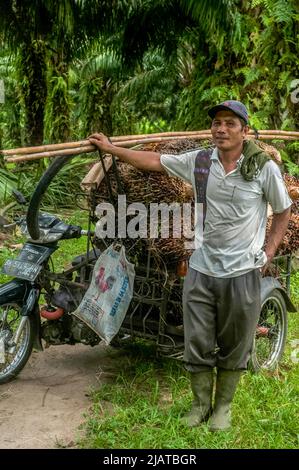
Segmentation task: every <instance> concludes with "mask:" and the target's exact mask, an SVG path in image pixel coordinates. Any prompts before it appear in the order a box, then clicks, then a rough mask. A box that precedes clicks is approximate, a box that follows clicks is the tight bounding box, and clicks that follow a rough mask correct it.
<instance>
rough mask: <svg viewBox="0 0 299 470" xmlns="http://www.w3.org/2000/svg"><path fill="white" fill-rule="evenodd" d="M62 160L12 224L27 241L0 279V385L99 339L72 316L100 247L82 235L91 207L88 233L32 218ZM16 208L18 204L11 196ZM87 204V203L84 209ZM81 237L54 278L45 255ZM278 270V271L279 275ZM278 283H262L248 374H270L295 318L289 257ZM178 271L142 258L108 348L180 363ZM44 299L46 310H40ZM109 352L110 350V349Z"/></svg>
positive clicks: (41, 216)
mask: <svg viewBox="0 0 299 470" xmlns="http://www.w3.org/2000/svg"><path fill="white" fill-rule="evenodd" d="M67 159H69V157H59V158H57V159H55V160H54V161H53V163H52V164H51V165H50V166H49V168H48V169H47V170H46V172H45V173H44V175H43V176H42V178H41V179H40V181H39V183H38V185H37V187H36V189H35V191H34V193H33V195H32V197H31V200H30V203H29V207H28V211H27V216H26V217H25V216H22V217H20V218H19V219H18V221H17V224H18V226H19V227H20V229H21V231H22V233H23V235H25V236H27V241H26V242H25V244H24V245H23V247H22V249H21V251H20V253H19V255H18V257H17V258H16V259H8V260H6V262H5V263H4V265H3V267H2V272H3V273H5V274H7V275H9V276H13V277H14V279H12V280H10V281H9V282H7V283H5V284H2V285H1V286H0V384H2V383H5V382H8V381H10V380H12V379H13V378H14V377H16V376H17V375H18V374H19V372H20V371H21V370H22V369H23V367H24V366H25V364H26V363H27V361H28V359H29V357H30V355H31V352H32V349H33V348H35V349H37V350H42V349H43V342H44V343H45V345H46V346H50V345H61V344H69V345H73V344H75V343H83V344H86V345H89V346H95V345H96V344H98V343H99V342H100V338H99V336H98V335H97V334H96V333H95V332H94V331H93V330H92V329H90V328H89V327H88V326H87V325H86V324H85V323H84V322H82V321H81V320H80V319H78V318H77V317H76V316H74V315H72V312H74V311H75V310H76V308H77V307H78V305H79V304H80V302H81V300H82V298H83V296H84V294H85V292H86V291H87V289H88V287H89V284H90V282H91V277H92V273H93V268H94V264H95V262H96V260H97V259H98V257H99V255H100V253H101V251H102V249H103V248H105V241H104V240H96V239H95V238H94V231H92V230H91V229H90V228H91V226H92V223H94V222H95V217H94V211H95V207H94V206H93V205H92V203H91V204H90V207H89V225H88V227H89V228H88V230H82V228H81V227H80V226H77V225H70V224H66V223H65V222H63V221H62V220H60V219H59V218H58V217H56V216H54V215H51V214H49V213H45V212H41V213H40V212H39V206H40V202H41V199H42V196H43V194H44V193H45V192H46V190H47V188H48V186H49V184H50V183H51V181H52V179H53V178H54V177H55V175H56V174H57V173H58V171H59V170H60V169H61V167H62V166H63V165H64V163H65V161H66V160H67ZM17 197H18V199H19V202H20V203H21V204H24V199H23V198H22V197H21V196H20V195H17ZM92 200H93V197H92V196H91V197H90V201H92ZM81 236H87V248H86V252H85V253H83V254H80V255H78V256H76V257H75V258H74V259H73V260H72V262H71V267H70V268H68V269H66V270H65V271H62V272H58V273H57V272H55V270H54V268H53V262H52V255H53V254H54V253H55V252H56V250H57V249H58V248H59V242H60V241H62V240H67V239H68V240H69V239H76V238H79V237H81ZM282 264H284V265H285V270H284V275H283V276H282V275H281V267H282ZM278 265H279V267H280V277H279V278H277V277H275V276H273V275H271V276H266V277H264V278H262V284H261V297H262V299H261V300H262V309H261V314H260V318H259V322H258V325H257V329H256V335H255V340H254V345H253V351H252V357H251V367H252V369H253V370H255V371H257V370H259V369H270V368H273V367H274V366H275V365H276V364H277V362H278V361H279V359H280V358H281V356H282V354H283V351H284V346H285V341H286V336H287V311H289V312H294V311H296V309H295V307H294V305H293V304H292V302H291V300H290V298H289V286H290V270H291V258H290V256H284V257H277V258H276V266H278ZM183 276H184V273H183V271H182V263H181V264H180V265H179V266H176V267H175V268H174V269H172V268H171V269H167V267H165V269H164V268H163V266H162V267H161V266H158V265H157V263H156V260H155V258H154V257H153V255H152V253H151V251H150V250H148V251H147V252H146V253H145V258H144V262H143V263H141V264H139V265H138V266H137V267H136V277H135V283H134V295H133V299H132V301H131V304H130V308H129V310H128V312H127V314H126V316H125V319H124V321H123V323H122V325H121V328H120V330H119V333H118V335H117V337H116V338H115V339H114V341H115V343H116V342H117V341H121V340H124V339H127V338H131V339H134V338H136V337H139V338H144V339H146V340H150V341H154V342H155V343H156V351H157V354H158V355H161V356H166V357H169V358H173V359H179V360H181V359H182V358H183V348H184V331H183V320H182V318H183V315H182V302H181V299H182V284H183ZM42 299H44V300H45V302H46V305H44V306H41V305H40V303H41V300H42ZM112 344H113V343H112Z"/></svg>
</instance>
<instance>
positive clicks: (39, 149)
mask: <svg viewBox="0 0 299 470" xmlns="http://www.w3.org/2000/svg"><path fill="white" fill-rule="evenodd" d="M207 134H208V135H209V136H210V135H211V132H210V130H209V129H207V130H201V131H186V132H161V133H158V134H140V135H128V136H116V137H111V141H112V143H114V144H117V143H119V142H125V141H136V140H140V139H155V138H160V137H163V138H172V139H174V138H175V137H180V138H192V137H193V136H198V137H199V138H200V137H201V136H204V138H205V136H206V135H207ZM249 135H254V132H253V131H250V132H249ZM259 135H260V138H262V136H266V135H269V136H271V139H274V138H277V139H279V138H281V139H283V140H297V139H298V140H299V132H296V131H281V130H269V131H267V130H261V131H259ZM272 136H273V137H272ZM274 136H275V137H274ZM287 137H292V138H293V139H287ZM87 146H90V142H89V140H81V141H77V142H65V143H60V144H49V145H40V146H36V147H21V148H16V149H9V150H1V151H0V154H2V155H6V156H11V155H31V154H33V153H37V154H39V153H44V152H51V151H56V150H65V149H76V151H77V149H79V148H82V153H85V152H86V147H87ZM90 151H91V150H90ZM68 154H69V153H68ZM68 154H67V155H68ZM76 154H77V153H75V154H74V155H76ZM69 155H71V154H69Z"/></svg>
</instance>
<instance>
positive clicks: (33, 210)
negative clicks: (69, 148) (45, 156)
mask: <svg viewBox="0 0 299 470" xmlns="http://www.w3.org/2000/svg"><path fill="white" fill-rule="evenodd" d="M69 160H70V156H69V155H65V156H63V157H56V158H55V160H54V161H53V162H52V163H51V165H50V166H49V168H47V170H46V171H45V173H44V174H43V176H42V177H41V179H40V180H39V182H38V184H37V187H36V189H35V191H34V193H33V195H32V197H31V200H30V203H29V207H28V211H27V217H26V222H27V228H28V232H29V234H30V237H31V238H32V240H38V239H39V226H38V210H39V205H40V202H41V199H42V197H43V195H44V194H45V192H46V191H47V189H48V186H49V184H50V183H51V181H52V180H53V178H54V177H55V176H56V175H57V173H58V172H59V170H60V169H61V168H62V167H63V165H64V164H65V163H66V162H67V161H69Z"/></svg>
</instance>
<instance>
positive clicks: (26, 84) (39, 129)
mask: <svg viewBox="0 0 299 470" xmlns="http://www.w3.org/2000/svg"><path fill="white" fill-rule="evenodd" d="M45 56H46V50H45V44H44V42H43V41H41V40H36V41H32V42H31V43H24V44H23V45H22V47H21V50H20V57H19V61H18V69H19V70H18V72H19V76H20V84H21V96H22V99H23V101H24V107H25V138H24V140H25V144H26V145H40V144H42V142H43V137H44V109H45V103H46V97H47V83H46V68H47V66H46V60H45V59H46V57H45Z"/></svg>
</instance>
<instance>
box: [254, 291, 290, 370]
mask: <svg viewBox="0 0 299 470" xmlns="http://www.w3.org/2000/svg"><path fill="white" fill-rule="evenodd" d="M287 329H288V318H287V309H286V304H285V301H284V298H283V296H282V295H281V293H280V292H279V290H278V289H274V290H273V291H272V292H270V294H269V295H268V296H267V297H266V299H265V300H264V301H263V303H262V309H261V314H260V318H259V321H258V325H257V329H256V334H255V338H254V343H253V351H252V355H251V360H250V368H251V369H252V370H253V371H254V372H258V371H259V370H262V369H266V370H272V369H273V368H275V367H276V366H277V364H278V362H279V360H280V359H281V357H282V355H283V351H284V347H285V342H286V337H287Z"/></svg>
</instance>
